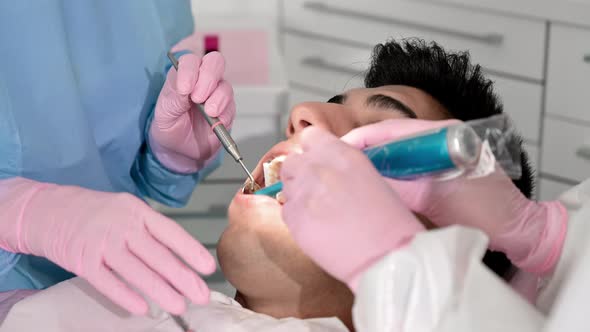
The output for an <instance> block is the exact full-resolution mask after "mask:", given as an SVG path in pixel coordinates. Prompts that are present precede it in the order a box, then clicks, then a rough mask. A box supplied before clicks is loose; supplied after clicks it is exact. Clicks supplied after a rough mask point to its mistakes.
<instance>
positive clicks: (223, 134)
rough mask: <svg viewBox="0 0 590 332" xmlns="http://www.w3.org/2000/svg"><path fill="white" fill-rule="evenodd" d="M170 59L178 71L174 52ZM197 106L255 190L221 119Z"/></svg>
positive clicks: (169, 55) (170, 53)
mask: <svg viewBox="0 0 590 332" xmlns="http://www.w3.org/2000/svg"><path fill="white" fill-rule="evenodd" d="M168 59H170V62H172V66H174V69H176V70H177V71H178V60H177V59H176V57H175V56H174V54H172V52H168ZM195 106H196V107H197V109H199V111H200V112H201V114H202V115H203V117H205V120H207V123H209V126H211V130H213V132H214V133H215V135H216V136H217V138H218V139H219V142H221V145H223V147H224V148H225V151H227V153H229V154H230V155H231V156H232V158H234V160H235V161H236V162H237V163H239V164H240V166H242V169H243V170H244V172H246V175H248V178H249V179H250V181H251V189H252V190H254V184H255V183H256V181H254V176H252V173H250V171H249V170H248V168H247V167H246V165H244V158H242V155H241V154H240V151H239V150H238V145H237V144H236V142H235V141H234V140H233V138H232V137H231V135H230V134H229V131H228V130H227V128H225V126H224V125H223V123H222V122H221V121H220V120H219V118H215V117H210V116H209V115H207V113H206V112H205V108H204V107H203V105H200V104H195Z"/></svg>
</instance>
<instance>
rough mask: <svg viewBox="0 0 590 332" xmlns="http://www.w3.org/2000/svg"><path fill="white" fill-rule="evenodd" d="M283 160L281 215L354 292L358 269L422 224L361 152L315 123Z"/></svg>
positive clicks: (401, 242) (315, 257) (309, 250)
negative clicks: (297, 149)
mask: <svg viewBox="0 0 590 332" xmlns="http://www.w3.org/2000/svg"><path fill="white" fill-rule="evenodd" d="M301 148H302V150H303V152H302V153H301V154H291V155H289V156H288V157H287V159H286V160H285V162H284V163H283V166H282V169H281V179H282V181H283V195H284V198H285V200H286V202H285V204H284V205H283V211H282V216H283V220H284V222H285V223H286V224H287V227H288V228H289V230H290V231H291V233H292V235H293V238H294V239H295V241H296V242H297V243H298V244H299V246H300V247H301V248H302V249H303V251H304V252H305V253H306V254H307V255H309V256H310V257H311V258H312V259H313V260H314V261H315V262H316V263H317V264H318V265H320V266H321V267H322V268H324V270H326V271H327V272H328V273H330V274H331V275H332V276H334V277H336V278H337V279H339V280H341V281H343V282H345V283H347V284H348V285H349V287H350V288H351V289H352V290H353V291H354V290H355V289H356V285H357V282H358V279H359V278H360V277H361V275H362V273H363V272H364V271H365V270H366V269H367V268H369V267H370V266H371V265H372V264H373V263H374V262H376V261H377V260H378V259H379V258H381V257H383V256H384V255H386V254H388V253H389V252H390V251H392V250H395V249H397V248H399V247H401V246H403V245H405V244H406V243H408V242H409V241H410V240H411V239H412V238H413V236H414V235H415V234H416V233H417V232H420V231H422V230H424V227H423V226H422V224H420V222H419V221H418V220H417V219H416V217H415V216H414V215H413V214H412V213H411V212H410V210H409V209H408V208H407V207H406V206H404V205H403V202H402V201H401V200H400V198H399V197H398V196H397V194H396V193H395V192H394V191H393V190H392V189H391V188H390V187H389V186H388V185H387V183H386V182H385V181H383V179H382V178H381V176H380V175H379V173H377V171H376V170H375V168H374V167H373V166H372V164H371V162H370V161H369V159H368V158H367V157H365V155H363V154H362V153H361V152H360V151H358V150H357V149H355V148H353V147H351V146H349V145H347V144H345V143H344V142H342V141H340V140H339V139H338V138H336V137H335V136H333V135H332V134H330V133H328V132H327V131H324V130H323V129H319V128H316V127H310V128H307V129H305V130H304V131H303V132H302V134H301Z"/></svg>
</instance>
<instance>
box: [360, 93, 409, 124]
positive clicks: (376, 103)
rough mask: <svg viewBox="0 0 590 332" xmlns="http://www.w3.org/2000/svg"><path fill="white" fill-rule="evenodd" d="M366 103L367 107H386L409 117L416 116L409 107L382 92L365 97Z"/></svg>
mask: <svg viewBox="0 0 590 332" xmlns="http://www.w3.org/2000/svg"><path fill="white" fill-rule="evenodd" d="M366 105H367V106H369V107H371V106H373V107H378V108H387V109H390V110H392V111H397V112H401V113H402V114H404V115H405V116H407V117H409V118H411V119H417V118H418V116H417V115H416V113H415V112H414V111H413V110H412V109H411V108H409V107H408V106H406V105H405V104H404V103H402V102H401V101H399V100H397V99H395V98H393V97H391V96H386V95H383V94H376V95H372V96H371V97H369V98H367V101H366Z"/></svg>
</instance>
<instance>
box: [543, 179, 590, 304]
mask: <svg viewBox="0 0 590 332" xmlns="http://www.w3.org/2000/svg"><path fill="white" fill-rule="evenodd" d="M559 200H560V201H561V202H562V203H563V205H564V206H565V207H566V208H567V213H568V225H567V234H566V237H565V242H564V245H563V249H562V251H561V257H560V258H559V262H558V263H557V266H556V268H555V271H554V272H553V275H552V276H550V277H549V278H547V279H546V280H544V285H543V286H542V289H541V291H540V293H539V298H538V300H537V307H538V308H539V310H540V311H541V312H543V313H545V314H548V313H549V312H550V311H551V310H552V307H553V305H554V302H555V299H556V298H557V297H558V295H559V294H560V293H561V291H562V289H563V288H564V286H565V284H566V283H568V282H569V279H570V277H569V276H570V275H571V273H572V269H574V268H575V267H576V266H577V265H580V264H581V263H582V262H583V259H582V256H584V255H585V254H586V251H590V247H589V246H588V245H589V243H590V241H588V239H589V238H590V179H588V180H586V181H584V182H582V183H581V184H579V185H577V186H575V187H574V188H572V189H570V190H568V191H566V192H565V193H563V194H562V195H561V196H560V198H559Z"/></svg>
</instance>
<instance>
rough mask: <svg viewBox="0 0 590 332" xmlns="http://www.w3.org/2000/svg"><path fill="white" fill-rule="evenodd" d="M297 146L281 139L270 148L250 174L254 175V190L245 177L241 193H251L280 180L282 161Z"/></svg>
mask: <svg viewBox="0 0 590 332" xmlns="http://www.w3.org/2000/svg"><path fill="white" fill-rule="evenodd" d="M296 147H297V146H296V145H295V144H294V143H293V142H289V141H283V142H280V143H279V144H277V145H275V146H274V147H273V148H272V149H270V150H269V151H268V152H267V153H266V154H265V155H264V156H263V157H262V158H261V159H260V162H259V163H258V165H257V166H256V168H255V169H254V171H253V172H252V176H253V177H254V181H255V184H254V190H252V189H251V188H252V186H251V180H250V179H247V180H246V182H245V183H244V187H243V189H242V193H244V194H253V193H254V192H255V191H257V190H259V189H261V188H264V187H267V186H270V185H272V184H274V183H276V182H278V181H280V172H281V166H282V163H283V161H284V160H285V158H286V156H287V154H289V152H291V151H292V150H294V149H295V148H296Z"/></svg>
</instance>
